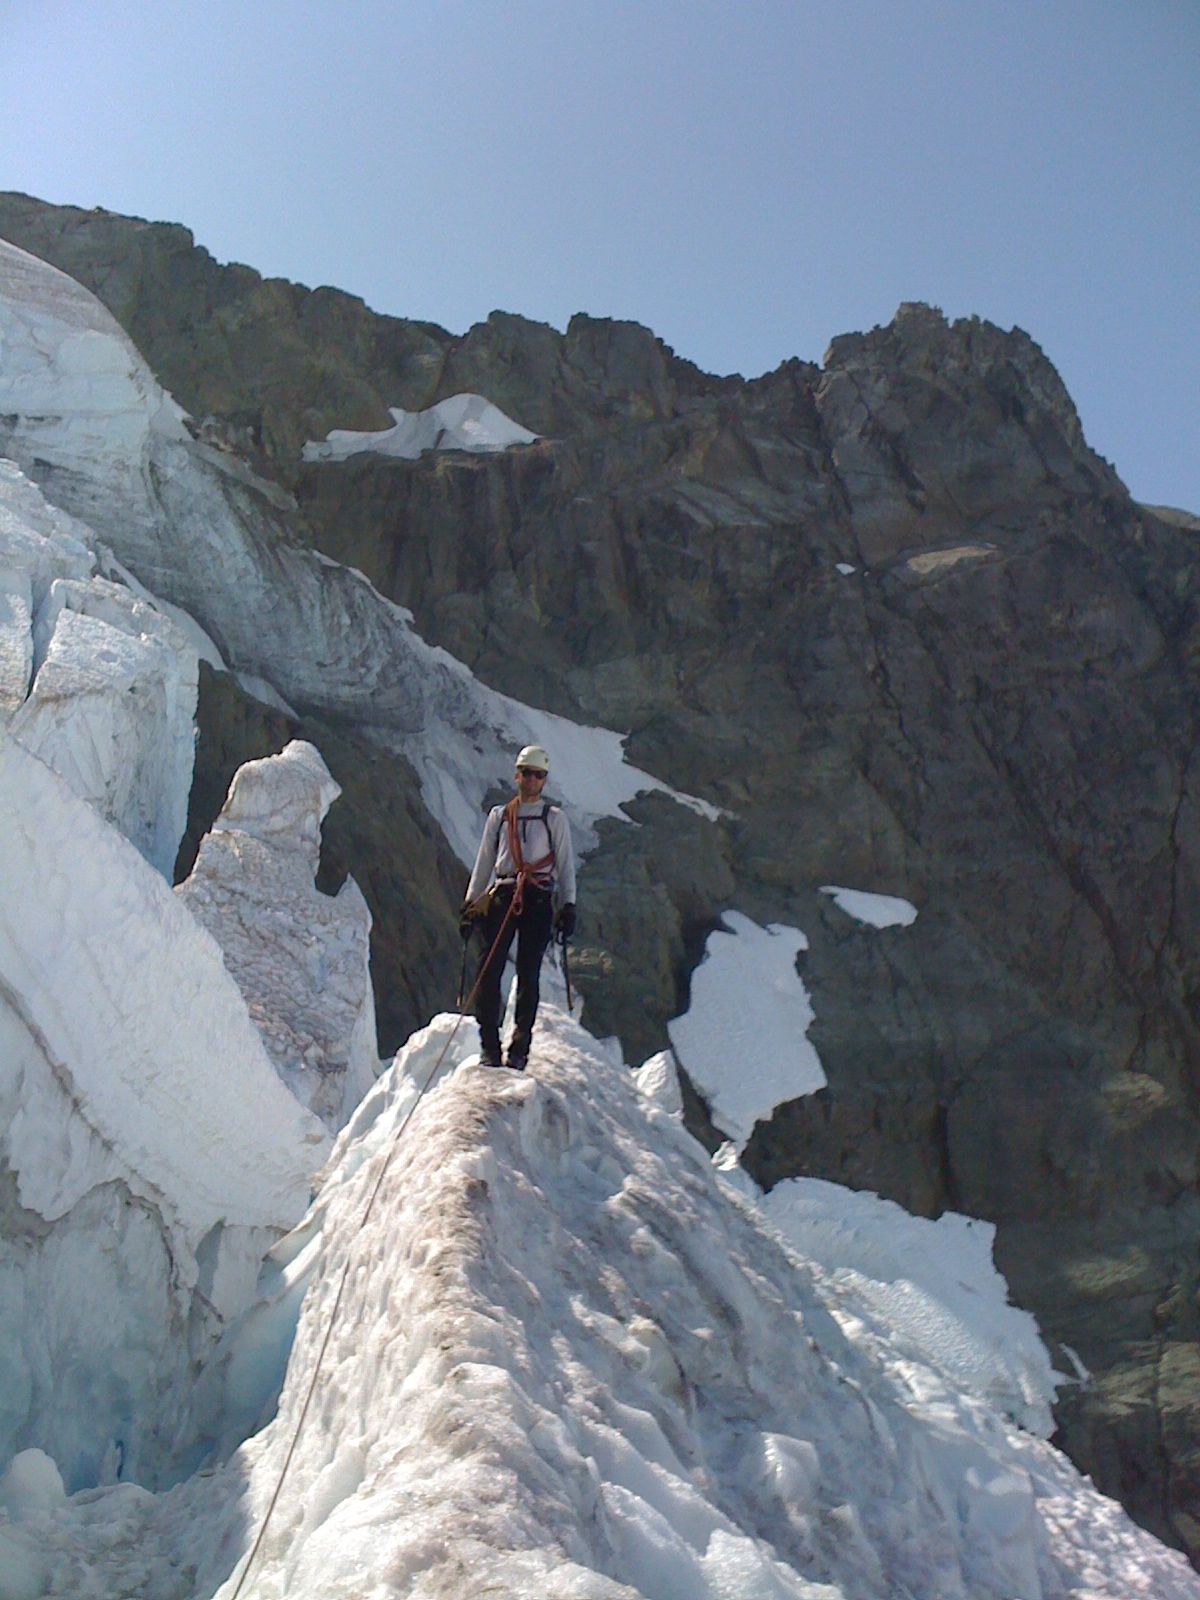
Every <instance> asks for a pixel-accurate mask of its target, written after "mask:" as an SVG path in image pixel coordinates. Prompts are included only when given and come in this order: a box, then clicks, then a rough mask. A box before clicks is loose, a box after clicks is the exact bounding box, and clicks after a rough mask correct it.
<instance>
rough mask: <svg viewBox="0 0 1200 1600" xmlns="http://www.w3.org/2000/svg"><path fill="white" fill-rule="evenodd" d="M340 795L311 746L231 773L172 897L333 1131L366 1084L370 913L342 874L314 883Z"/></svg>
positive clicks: (279, 1062) (372, 1061)
mask: <svg viewBox="0 0 1200 1600" xmlns="http://www.w3.org/2000/svg"><path fill="white" fill-rule="evenodd" d="M341 792H342V791H341V789H340V787H339V786H338V784H336V783H335V782H334V781H333V778H332V777H331V776H330V774H329V768H328V767H327V766H326V765H325V763H324V761H323V760H322V759H321V754H320V752H319V751H318V750H317V749H316V747H315V746H314V745H311V744H308V743H306V742H305V741H303V740H300V739H293V740H292V741H291V743H290V744H289V745H287V747H286V748H285V749H284V750H283V751H281V752H280V754H279V755H277V756H268V757H267V758H266V759H265V760H262V761H248V762H246V763H245V765H243V766H241V767H239V768H238V771H237V773H236V774H235V776H234V779H233V782H232V784H231V785H230V788H229V796H228V798H227V799H226V801H225V805H224V806H223V808H222V810H221V814H220V816H219V817H218V818H217V820H216V822H215V823H214V824H213V827H212V831H211V832H210V833H208V834H206V835H205V837H204V839H203V840H202V841H201V844H200V852H199V854H198V856H197V858H196V863H195V865H194V866H193V868H192V872H191V876H190V877H189V878H188V879H187V881H186V882H185V883H182V884H180V885H179V887H178V888H177V890H176V891H175V892H176V894H177V895H178V896H179V898H180V900H182V902H183V903H184V905H186V906H187V908H188V910H189V911H190V912H191V913H192V915H193V916H194V917H195V918H196V920H197V921H198V922H199V923H200V924H201V926H202V927H204V928H207V929H208V931H209V933H211V934H212V936H213V938H214V939H215V940H216V941H217V943H218V944H219V945H220V947H221V950H222V952H223V953H224V956H225V965H226V968H227V969H228V971H229V972H230V974H231V975H232V977H233V978H234V980H235V981H236V983H237V985H238V988H239V989H240V990H241V991H242V994H243V995H244V996H245V998H246V1003H247V1005H248V1006H249V1008H250V1015H251V1017H252V1018H253V1019H254V1023H255V1026H256V1027H257V1028H258V1031H259V1034H260V1035H261V1037H262V1040H263V1043H264V1044H265V1045H266V1047H267V1051H268V1053H269V1054H270V1057H271V1060H272V1061H273V1062H274V1064H275V1069H276V1071H277V1072H278V1073H279V1076H280V1077H281V1078H282V1079H283V1081H284V1083H286V1084H287V1086H288V1088H289V1089H290V1090H291V1091H292V1093H293V1094H294V1095H295V1096H296V1098H297V1099H298V1100H299V1101H300V1102H301V1104H302V1105H305V1106H307V1107H308V1108H309V1110H310V1111H314V1112H315V1113H316V1114H317V1116H319V1117H320V1118H321V1120H322V1121H323V1122H324V1123H325V1124H326V1126H327V1127H328V1128H330V1130H331V1131H333V1132H336V1131H337V1129H338V1128H340V1127H341V1126H342V1124H343V1123H344V1122H345V1121H346V1118H347V1117H348V1116H349V1115H350V1113H351V1111H353V1109H354V1107H355V1106H356V1105H357V1104H358V1102H359V1101H360V1100H361V1099H362V1097H363V1095H364V1094H365V1093H366V1092H367V1090H368V1089H369V1088H370V1086H371V1084H372V1083H373V1082H374V1081H375V1075H376V1072H377V1070H378V1067H379V1057H378V1053H377V1046H376V1042H375V997H374V994H373V992H372V989H371V973H370V933H371V913H370V912H369V911H368V909H367V902H366V901H365V900H364V899H363V896H362V891H361V890H360V889H359V887H358V885H357V884H356V883H355V881H354V879H353V878H347V879H346V881H345V883H343V885H342V887H341V888H340V889H339V890H338V892H337V894H336V895H328V894H322V893H320V892H319V891H318V890H317V888H316V885H315V882H314V880H315V878H316V874H317V867H318V865H319V864H320V857H321V820H322V818H323V817H324V815H325V813H326V812H327V811H328V809H329V807H330V805H331V804H332V803H333V801H334V800H336V799H337V797H338V795H339V794H341Z"/></svg>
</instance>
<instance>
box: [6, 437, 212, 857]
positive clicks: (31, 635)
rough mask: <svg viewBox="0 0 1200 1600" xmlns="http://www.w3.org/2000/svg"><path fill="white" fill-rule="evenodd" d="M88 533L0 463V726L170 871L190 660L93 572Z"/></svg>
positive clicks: (165, 626) (178, 828)
mask: <svg viewBox="0 0 1200 1600" xmlns="http://www.w3.org/2000/svg"><path fill="white" fill-rule="evenodd" d="M91 545H92V538H91V535H90V530H88V529H86V528H85V527H83V526H82V524H80V523H78V522H77V521H75V520H74V519H73V518H71V517H69V516H67V515H65V514H64V513H63V512H61V511H58V510H56V509H55V508H54V507H52V506H50V505H49V504H48V503H47V502H46V501H45V499H44V498H43V496H42V495H41V493H40V491H39V490H38V489H37V488H36V486H35V485H34V484H32V483H30V482H29V481H28V480H27V479H26V478H25V477H24V475H23V474H22V473H21V471H20V470H19V469H18V468H17V467H16V466H15V464H14V463H12V462H7V461H0V721H2V722H5V723H7V726H8V730H9V732H10V734H11V735H12V737H13V738H15V739H17V740H18V741H19V742H20V743H21V744H22V745H23V746H24V747H25V748H26V749H27V750H30V751H32V752H33V754H35V755H37V756H39V757H40V758H41V759H42V760H43V761H44V762H45V763H46V764H47V765H48V766H50V767H53V769H54V770H55V771H56V772H58V773H59V774H61V776H63V777H64V778H65V779H66V780H67V782H68V783H69V784H70V785H71V787H72V788H73V789H74V791H75V793H76V794H78V795H79V796H80V797H81V798H83V799H85V800H87V801H89V802H90V803H91V804H92V805H93V806H95V808H96V809H97V810H98V811H99V812H100V814H101V815H102V816H104V817H107V818H108V820H109V821H111V822H112V823H114V824H115V826H116V827H118V828H119V829H120V830H121V832H122V833H123V834H124V835H125V836H126V838H128V839H129V840H131V841H132V842H133V844H135V845H136V846H137V848H138V849H139V850H140V851H141V852H142V854H143V855H144V856H145V857H146V859H147V860H148V861H150V862H151V863H152V864H153V865H154V866H155V867H157V868H158V870H159V871H160V872H161V873H162V874H163V875H164V876H165V877H168V878H169V877H170V875H171V873H172V870H173V868H174V864H175V855H176V852H177V851H178V848H179V841H180V839H181V837H182V835H183V831H184V828H185V826H186V824H187V797H188V790H189V789H190V787H191V781H192V763H193V754H194V743H193V731H192V718H193V716H194V715H195V710H196V684H197V671H198V666H197V656H196V653H195V651H194V649H193V648H192V647H191V645H190V643H189V642H188V641H187V639H186V638H185V636H184V634H183V633H182V631H181V630H180V628H179V627H178V625H177V624H176V623H175V621H174V620H173V619H171V618H169V617H168V616H166V615H165V614H163V612H161V611H160V610H158V609H156V608H155V606H154V605H153V603H152V602H151V601H150V600H149V599H143V598H141V597H139V596H138V595H135V594H134V593H133V592H132V590H130V589H129V588H128V587H127V586H126V585H124V584H120V583H114V582H112V581H111V580H110V579H109V578H107V577H105V576H104V575H103V573H102V572H101V571H100V570H99V565H100V563H101V561H102V560H103V558H104V553H103V552H94V551H93V549H92V548H91Z"/></svg>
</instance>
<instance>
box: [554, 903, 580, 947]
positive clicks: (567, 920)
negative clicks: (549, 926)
mask: <svg viewBox="0 0 1200 1600" xmlns="http://www.w3.org/2000/svg"><path fill="white" fill-rule="evenodd" d="M554 926H555V928H556V930H557V932H558V936H559V938H560V939H569V938H570V937H571V935H572V934H573V933H574V932H575V907H574V906H573V905H565V906H559V908H558V912H557V914H556V916H555V918H554Z"/></svg>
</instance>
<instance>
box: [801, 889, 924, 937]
mask: <svg viewBox="0 0 1200 1600" xmlns="http://www.w3.org/2000/svg"><path fill="white" fill-rule="evenodd" d="M821 893H822V894H827V895H829V897H830V898H831V899H832V901H833V903H834V905H835V906H837V908H838V910H839V911H844V912H845V913H846V915H847V916H848V917H853V918H854V920H855V921H856V922H863V923H865V924H866V925H867V927H869V928H908V927H911V925H912V924H913V923H914V922H915V921H916V920H917V908H916V906H914V905H913V904H912V903H911V901H908V900H902V899H901V898H900V897H899V895H894V894H872V893H870V892H869V891H868V890H866V889H843V888H842V887H841V886H840V885H838V884H836V883H825V884H822V885H821Z"/></svg>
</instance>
